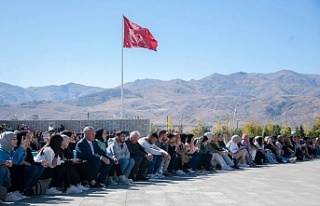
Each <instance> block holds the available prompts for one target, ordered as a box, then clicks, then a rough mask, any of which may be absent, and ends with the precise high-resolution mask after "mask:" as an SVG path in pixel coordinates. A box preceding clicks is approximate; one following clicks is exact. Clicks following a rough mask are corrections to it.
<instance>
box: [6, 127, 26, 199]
mask: <svg viewBox="0 0 320 206" xmlns="http://www.w3.org/2000/svg"><path fill="white" fill-rule="evenodd" d="M15 146H17V137H16V135H15V134H14V133H13V132H3V133H1V134H0V186H4V187H6V188H7V189H9V188H10V187H11V179H10V171H9V169H8V168H10V167H12V165H21V164H22V163H23V161H24V159H25V157H26V150H25V148H26V144H25V142H24V143H23V144H21V145H20V146H19V147H18V148H17V149H16V150H13V148H14V147H15ZM24 198H26V197H25V196H23V195H21V194H20V193H19V192H9V193H8V194H7V195H6V197H5V199H4V200H5V201H19V200H22V199H24Z"/></svg>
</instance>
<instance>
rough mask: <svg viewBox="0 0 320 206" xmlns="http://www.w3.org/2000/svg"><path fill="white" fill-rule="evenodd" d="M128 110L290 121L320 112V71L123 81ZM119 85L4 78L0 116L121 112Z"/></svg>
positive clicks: (159, 115)
mask: <svg viewBox="0 0 320 206" xmlns="http://www.w3.org/2000/svg"><path fill="white" fill-rule="evenodd" d="M124 97H125V99H124V114H125V117H126V118H132V117H136V116H139V117H140V118H147V119H150V121H151V122H152V123H154V124H156V125H165V124H166V117H167V116H169V118H170V119H171V120H172V122H173V124H174V125H180V124H181V123H182V125H184V126H193V125H196V122H197V120H202V121H203V122H204V123H205V124H206V125H213V124H215V123H216V122H217V121H221V122H231V123H232V124H233V126H234V127H235V122H236V121H237V122H238V123H239V124H240V125H241V124H243V123H245V122H248V121H251V120H252V119H255V121H258V122H260V123H261V124H264V123H265V122H266V121H268V120H270V121H273V122H275V123H279V124H285V123H287V124H289V125H291V126H296V125H300V124H303V123H306V122H313V120H314V118H315V117H316V116H319V115H320V100H319V98H320V75H317V74H299V73H296V72H293V71H289V70H282V71H279V72H275V73H270V74H260V73H244V72H238V73H234V74H230V75H221V74H212V75H210V76H207V77H204V78H202V79H199V80H190V81H185V80H181V79H173V80H169V81H161V80H157V79H141V80H136V81H134V82H129V83H126V84H125V85H124ZM120 105H121V99H120V87H116V88H110V89H105V88H98V87H90V86H84V85H79V84H74V83H69V84H67V85H61V86H45V87H30V88H22V87H18V86H14V85H9V84H6V83H0V111H1V112H0V119H12V118H15V117H16V118H18V119H32V118H35V116H36V117H38V118H40V119H86V118H87V116H88V113H89V118H90V119H114V118H120Z"/></svg>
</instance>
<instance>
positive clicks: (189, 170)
mask: <svg viewBox="0 0 320 206" xmlns="http://www.w3.org/2000/svg"><path fill="white" fill-rule="evenodd" d="M188 172H189V173H190V174H194V173H196V171H194V170H193V169H188Z"/></svg>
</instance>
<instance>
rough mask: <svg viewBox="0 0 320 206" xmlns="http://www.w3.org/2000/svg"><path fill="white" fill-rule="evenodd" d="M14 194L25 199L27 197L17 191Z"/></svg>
mask: <svg viewBox="0 0 320 206" xmlns="http://www.w3.org/2000/svg"><path fill="white" fill-rule="evenodd" d="M14 194H15V195H16V196H17V197H20V198H21V199H27V198H28V197H27V196H24V195H22V194H21V193H20V192H19V191H15V192H14Z"/></svg>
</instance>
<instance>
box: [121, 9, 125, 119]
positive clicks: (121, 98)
mask: <svg viewBox="0 0 320 206" xmlns="http://www.w3.org/2000/svg"><path fill="white" fill-rule="evenodd" d="M123 24H124V22H123V15H122V40H121V42H122V45H121V119H123V35H124V34H123V33H124V31H123Z"/></svg>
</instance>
